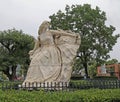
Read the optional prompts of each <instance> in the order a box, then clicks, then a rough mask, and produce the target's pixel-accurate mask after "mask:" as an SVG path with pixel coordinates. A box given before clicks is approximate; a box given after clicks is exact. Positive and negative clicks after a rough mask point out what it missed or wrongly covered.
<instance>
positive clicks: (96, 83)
mask: <svg viewBox="0 0 120 102" xmlns="http://www.w3.org/2000/svg"><path fill="white" fill-rule="evenodd" d="M90 88H99V89H115V88H120V80H98V79H96V80H88V79H87V80H79V81H71V82H69V83H68V82H46V83H38V82H34V83H30V82H28V83H24V84H22V82H2V83H1V89H2V90H7V89H15V90H45V91H59V90H61V91H74V90H82V89H90Z"/></svg>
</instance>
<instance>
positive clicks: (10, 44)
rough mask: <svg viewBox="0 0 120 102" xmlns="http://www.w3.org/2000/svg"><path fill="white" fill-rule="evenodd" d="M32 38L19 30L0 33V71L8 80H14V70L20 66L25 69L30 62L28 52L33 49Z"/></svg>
mask: <svg viewBox="0 0 120 102" xmlns="http://www.w3.org/2000/svg"><path fill="white" fill-rule="evenodd" d="M33 42H34V38H33V37H32V36H29V35H27V34H24V33H23V32H22V31H21V30H20V31H18V30H16V29H9V30H5V31H0V70H1V71H2V72H3V73H4V74H6V75H7V77H8V78H9V80H14V79H15V78H16V68H17V65H18V64H20V65H22V66H24V68H27V66H28V64H29V62H30V60H29V55H28V52H29V51H30V50H31V49H32V48H33V44H34V43H33Z"/></svg>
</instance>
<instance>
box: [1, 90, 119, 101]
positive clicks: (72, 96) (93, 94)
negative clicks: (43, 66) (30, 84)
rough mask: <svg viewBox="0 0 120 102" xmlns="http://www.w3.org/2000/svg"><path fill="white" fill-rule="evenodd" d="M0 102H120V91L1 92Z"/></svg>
mask: <svg viewBox="0 0 120 102" xmlns="http://www.w3.org/2000/svg"><path fill="white" fill-rule="evenodd" d="M0 102H120V89H108V90H100V89H89V90H79V91H74V92H72V91H70V92H69V91H68V92H60V91H59V92H43V91H22V90H7V91H2V90H0Z"/></svg>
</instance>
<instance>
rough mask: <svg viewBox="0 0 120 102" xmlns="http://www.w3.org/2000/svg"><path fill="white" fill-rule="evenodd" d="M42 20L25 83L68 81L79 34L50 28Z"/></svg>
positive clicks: (31, 53) (78, 43)
mask: <svg viewBox="0 0 120 102" xmlns="http://www.w3.org/2000/svg"><path fill="white" fill-rule="evenodd" d="M49 26H50V23H49V22H48V21H44V22H43V23H42V24H41V25H40V27H39V30H38V39H37V41H36V43H35V46H34V49H33V50H31V51H30V52H29V54H30V59H31V63H30V66H29V69H28V72H27V76H26V79H25V81H24V82H23V84H22V85H23V86H24V85H25V83H46V82H50V83H51V82H56V83H58V82H69V81H70V77H71V73H72V65H73V62H74V58H75V56H76V54H77V50H78V48H79V46H80V42H81V39H80V35H79V34H76V33H74V32H72V31H64V30H61V29H58V30H50V29H49Z"/></svg>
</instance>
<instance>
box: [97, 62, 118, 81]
mask: <svg viewBox="0 0 120 102" xmlns="http://www.w3.org/2000/svg"><path fill="white" fill-rule="evenodd" d="M97 76H116V77H117V78H118V79H120V64H111V65H102V66H99V67H97Z"/></svg>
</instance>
